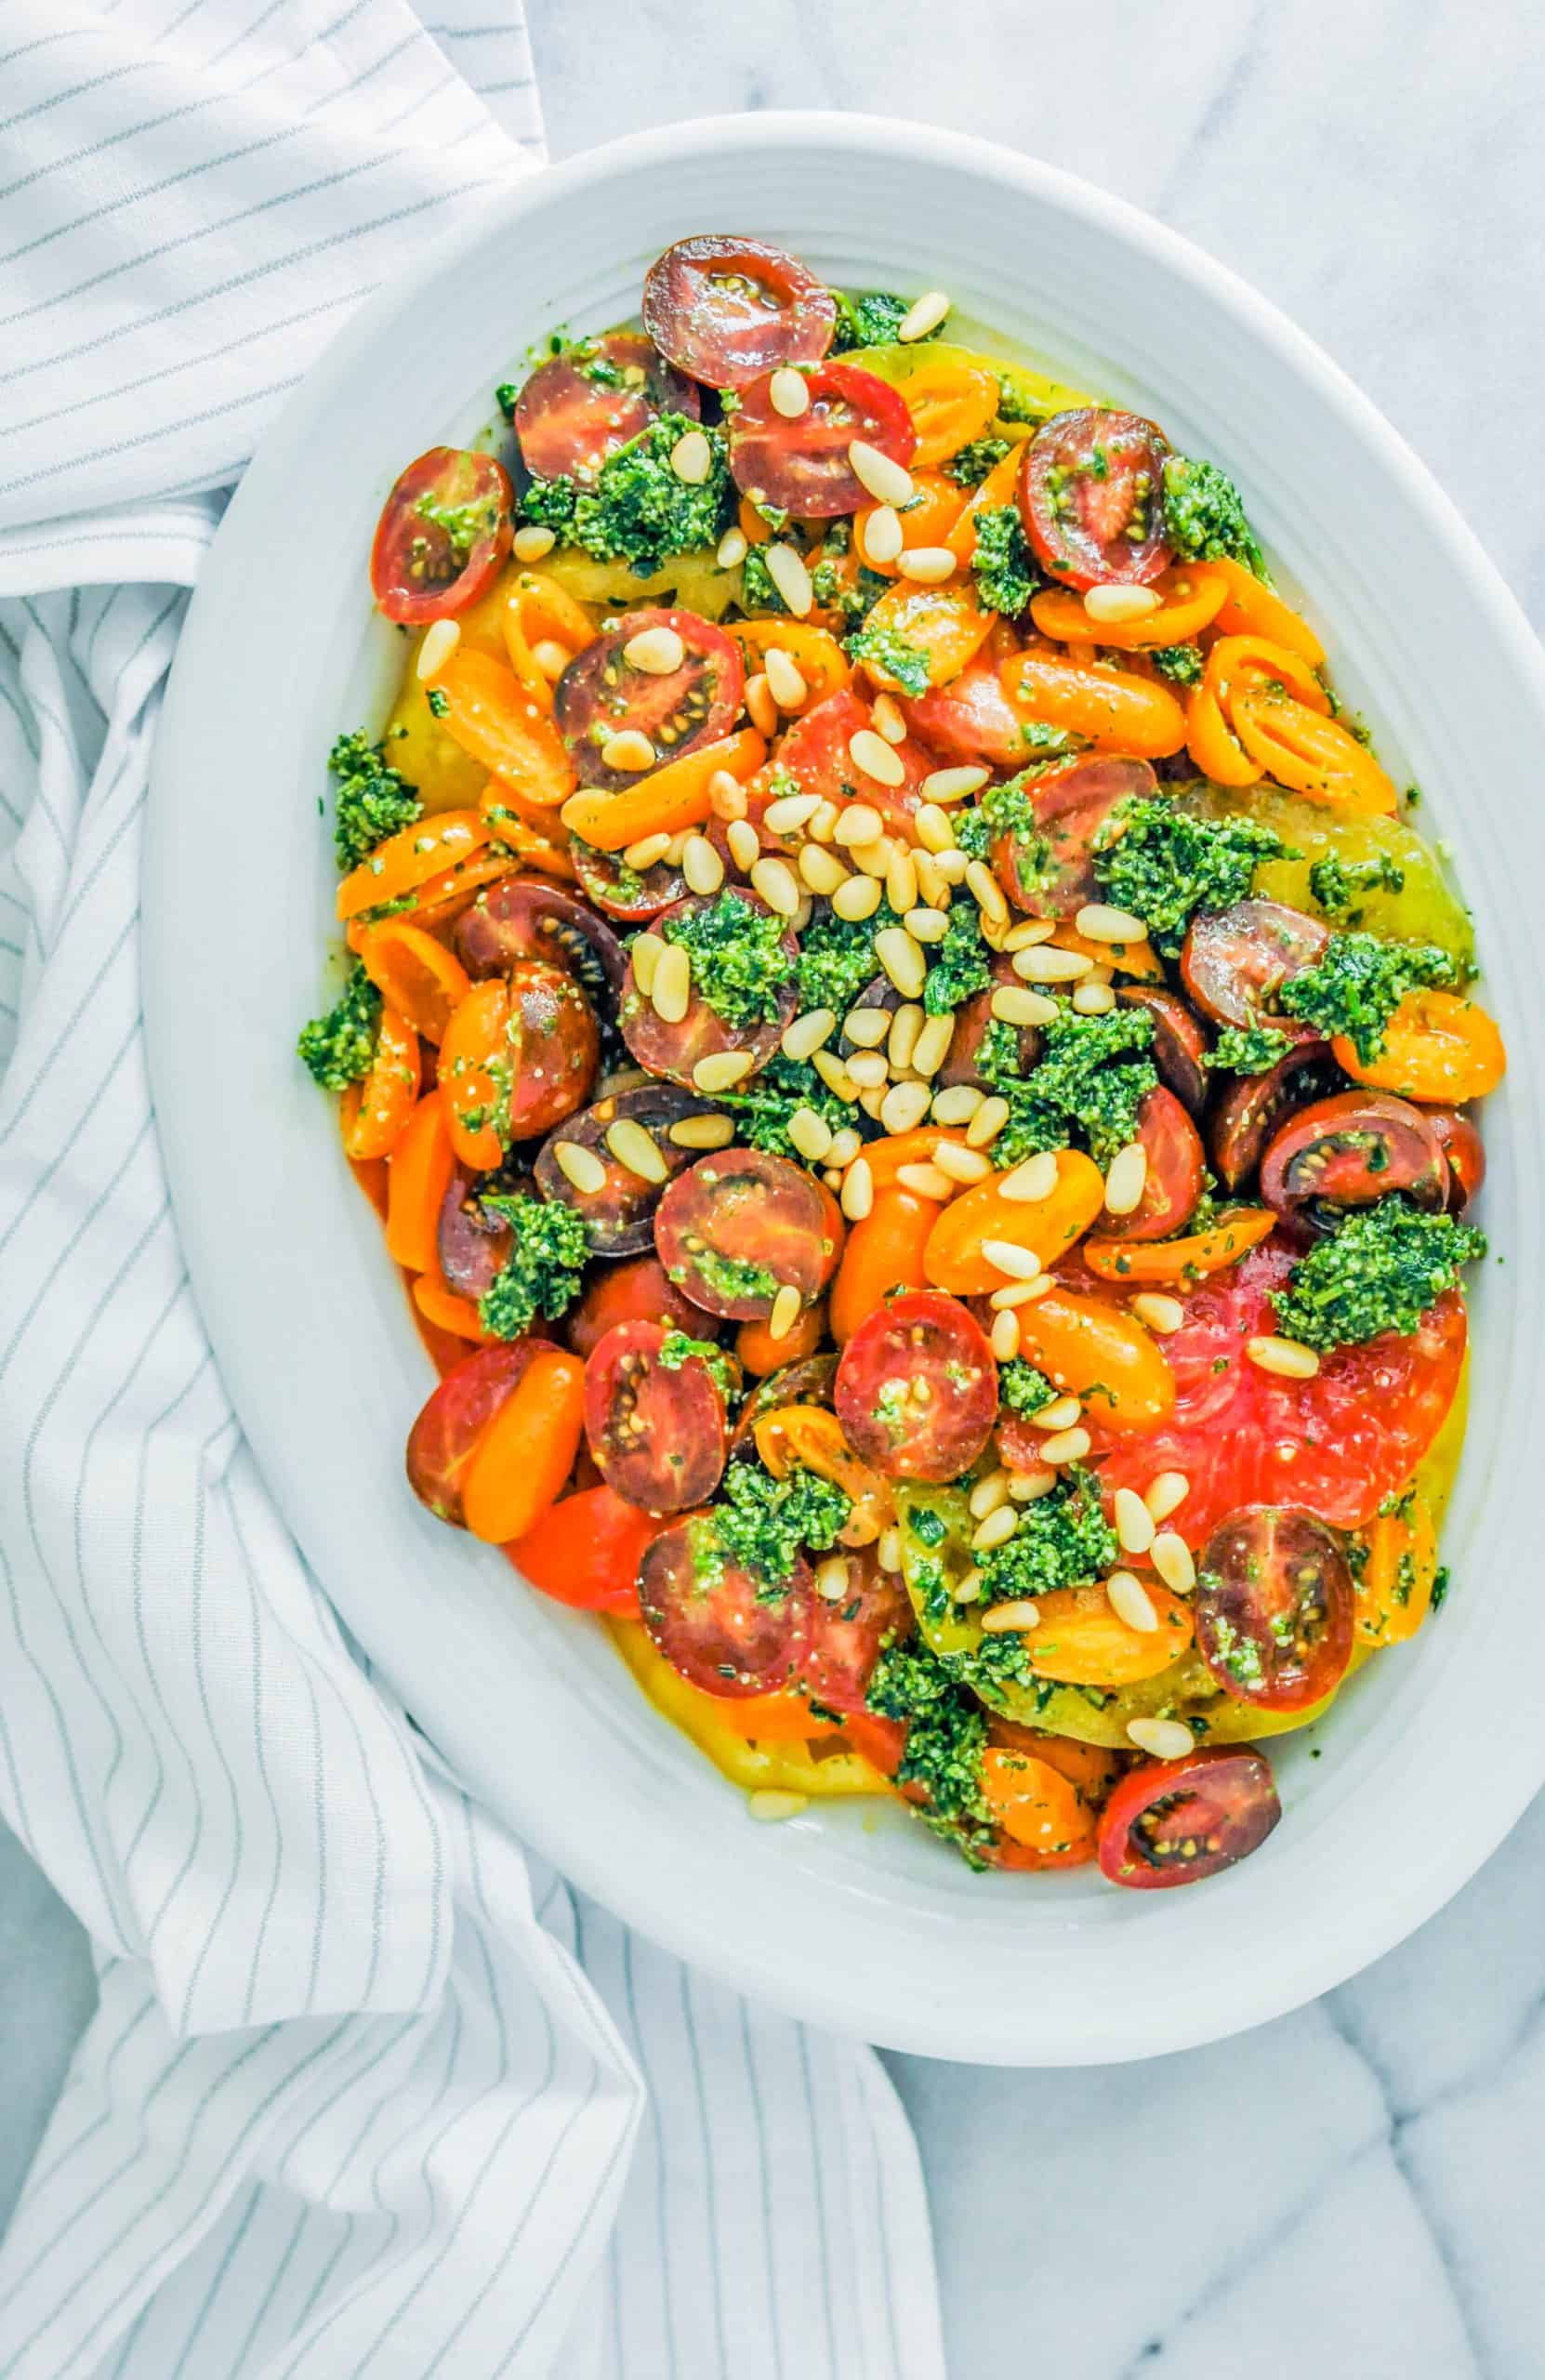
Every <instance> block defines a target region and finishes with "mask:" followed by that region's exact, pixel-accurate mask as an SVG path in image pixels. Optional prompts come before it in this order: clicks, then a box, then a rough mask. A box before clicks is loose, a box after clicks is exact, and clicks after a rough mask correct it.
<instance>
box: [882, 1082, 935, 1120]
mask: <svg viewBox="0 0 1545 2380" xmlns="http://www.w3.org/2000/svg"><path fill="white" fill-rule="evenodd" d="M928 1101H929V1089H928V1085H927V1083H926V1082H896V1083H892V1084H891V1088H890V1090H889V1091H887V1092H886V1094H885V1097H884V1098H883V1100H882V1101H881V1102H880V1109H879V1120H880V1122H881V1123H882V1124H883V1125H884V1127H885V1129H886V1131H888V1132H910V1131H914V1130H915V1129H916V1127H917V1126H918V1125H919V1124H920V1123H921V1122H922V1120H923V1117H925V1116H926V1115H927V1114H928Z"/></svg>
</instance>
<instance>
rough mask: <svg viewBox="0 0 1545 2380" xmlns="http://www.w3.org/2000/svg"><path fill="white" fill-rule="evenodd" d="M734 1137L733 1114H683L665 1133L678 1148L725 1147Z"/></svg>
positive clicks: (668, 1139)
mask: <svg viewBox="0 0 1545 2380" xmlns="http://www.w3.org/2000/svg"><path fill="white" fill-rule="evenodd" d="M734 1137H735V1125H734V1118H733V1116H683V1117H681V1118H680V1122H679V1123H675V1124H672V1125H671V1127H670V1129H669V1131H667V1134H666V1138H667V1141H674V1142H675V1144H676V1145H677V1147H678V1148H679V1149H727V1148H728V1147H729V1145H730V1143H731V1142H732V1141H733V1139H734Z"/></svg>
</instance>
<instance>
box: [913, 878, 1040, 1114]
mask: <svg viewBox="0 0 1545 2380" xmlns="http://www.w3.org/2000/svg"><path fill="white" fill-rule="evenodd" d="M999 848H1000V849H1001V846H999ZM990 965H991V968H992V981H991V982H990V983H989V984H988V985H987V988H986V990H985V991H981V992H973V993H972V994H971V998H970V999H967V1000H962V1001H961V1003H960V1005H959V1007H958V1008H957V1010H956V1012H955V1030H954V1031H953V1032H952V1033H951V1035H950V1038H949V1048H948V1050H947V1051H946V1052H945V1055H944V1064H943V1065H942V1066H941V1067H940V1068H939V1071H938V1073H937V1075H936V1076H935V1077H934V1080H935V1081H936V1082H937V1083H938V1085H939V1087H940V1089H941V1090H950V1089H953V1088H954V1087H955V1086H956V1085H957V1084H960V1083H966V1084H969V1085H970V1086H971V1089H972V1090H973V1091H990V1090H991V1089H992V1088H993V1086H992V1084H991V1083H989V1081H988V1080H987V1078H986V1076H985V1075H984V1073H983V1072H982V1069H981V1063H980V1062H981V1056H982V1044H983V1042H984V1040H985V1039H986V1038H987V1035H988V1033H989V1032H990V1031H991V1030H992V1028H993V1026H994V1025H997V1024H998V1023H999V1022H1000V1021H1001V1020H999V1019H998V1018H997V1017H995V1016H994V1014H993V999H994V997H995V995H996V994H997V992H998V991H999V990H1002V989H1005V988H1007V987H1008V986H1010V985H1017V984H1018V983H1019V981H1020V978H1019V977H1018V976H1017V975H1016V974H1015V972H1014V965H1013V960H1012V959H1010V957H1009V955H1008V953H1007V952H999V953H998V955H997V957H996V958H994V959H992V960H991V961H990ZM1003 1036H1007V1037H1008V1038H1007V1046H1008V1047H1009V1049H1010V1050H1011V1051H1012V1053H1013V1055H1012V1060H1011V1064H1010V1071H1011V1072H1014V1073H1017V1074H1018V1075H1019V1076H1020V1077H1021V1078H1023V1077H1025V1076H1027V1075H1028V1074H1029V1072H1030V1069H1031V1067H1032V1066H1033V1065H1035V1064H1037V1060H1038V1059H1039V1057H1040V1054H1041V1048H1042V1043H1043V1040H1044V1036H1043V1034H1042V1032H1041V1028H1040V1026H1039V1025H1007V1024H1005V1025H1003ZM999 1039H1000V1040H1001V1039H1002V1036H1000V1037H999Z"/></svg>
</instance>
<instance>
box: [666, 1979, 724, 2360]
mask: <svg viewBox="0 0 1545 2380" xmlns="http://www.w3.org/2000/svg"><path fill="white" fill-rule="evenodd" d="M677 1978H678V1982H679V1984H680V1993H681V2016H682V2021H683V2023H684V2024H685V2026H686V2032H687V2056H688V2057H689V2058H690V2060H691V2062H692V2075H693V2086H694V2088H695V2090H696V2093H697V2124H698V2134H699V2137H700V2139H701V2141H702V2146H703V2195H704V2197H705V2199H706V2202H707V2210H708V2240H709V2254H707V2255H706V2257H705V2259H704V2262H705V2265H706V2269H707V2276H708V2286H709V2289H710V2291H711V2292H712V2295H713V2308H714V2337H715V2339H716V2340H717V2342H718V2345H719V2368H720V2371H721V2372H727V2371H728V2370H729V2368H730V2360H729V2356H728V2353H727V2351H726V2348H725V2345H724V2305H723V2300H722V2297H721V2295H720V2286H719V2268H720V2255H721V2253H722V2245H723V2243H722V2241H720V2236H719V2206H718V2202H717V2192H716V2190H715V2188H714V2153H713V2142H712V2138H711V2127H710V2125H709V2122H708V2095H707V2091H706V2088H705V2085H704V2081H703V2061H702V2059H701V2058H700V2057H699V2056H698V2054H697V2027H696V2026H695V2025H694V2024H693V2008H692V1992H693V1977H692V1976H691V1974H690V1973H689V1971H688V1969H687V1968H686V1967H685V1966H684V1965H679V1966H678V1968H677Z"/></svg>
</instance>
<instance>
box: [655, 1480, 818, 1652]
mask: <svg viewBox="0 0 1545 2380" xmlns="http://www.w3.org/2000/svg"><path fill="white" fill-rule="evenodd" d="M813 1602H814V1587H813V1582H812V1578H811V1570H810V1565H809V1563H808V1562H806V1561H805V1560H804V1558H803V1557H802V1556H799V1557H798V1558H797V1559H796V1561H795V1565H794V1569H793V1572H792V1574H791V1576H790V1577H789V1579H788V1580H787V1581H786V1583H785V1584H784V1585H782V1586H780V1587H769V1586H768V1585H767V1584H766V1583H765V1582H764V1581H763V1580H759V1579H757V1578H754V1577H753V1576H752V1574H751V1572H750V1571H749V1570H744V1569H742V1568H741V1567H740V1565H739V1564H738V1563H736V1562H732V1561H729V1560H728V1559H727V1558H726V1557H725V1555H724V1554H722V1552H721V1551H720V1547H719V1544H718V1541H717V1540H716V1538H715V1535H714V1527H713V1522H712V1519H711V1518H710V1517H709V1516H708V1515H707V1514H701V1513H699V1514H693V1517H692V1518H691V1519H690V1520H684V1521H678V1522H677V1523H676V1525H675V1527H672V1528H667V1529H666V1530H665V1531H664V1532H663V1533H662V1534H661V1535H660V1536H659V1537H657V1538H656V1539H655V1540H654V1543H653V1545H651V1547H650V1548H649V1551H648V1552H647V1553H646V1554H645V1555H644V1558H643V1562H642V1564H641V1566H640V1572H639V1605H640V1611H641V1613H642V1615H643V1623H644V1626H645V1627H646V1628H647V1629H648V1631H649V1633H650V1634H651V1636H652V1637H653V1638H654V1642H655V1644H656V1645H657V1646H659V1648H660V1650H661V1652H662V1653H663V1654H664V1655H665V1657H666V1659H667V1661H668V1662H669V1663H670V1665H671V1667H672V1668H673V1669H675V1670H678V1671H680V1674H681V1675H682V1676H683V1677H684V1678H689V1679H690V1680H691V1682H692V1684H693V1686H701V1687H702V1689H703V1691H704V1693H705V1694H722V1695H726V1696H731V1697H741V1696H745V1695H748V1694H773V1693H775V1692H776V1691H777V1689H778V1688H779V1687H780V1686H787V1685H788V1684H789V1683H790V1682H791V1680H792V1679H794V1678H795V1677H797V1676H798V1675H799V1672H800V1671H801V1670H802V1669H803V1667H804V1664H805V1660H806V1659H807V1657H808V1654H809V1650H810V1642H811V1628H812V1605H813Z"/></svg>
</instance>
